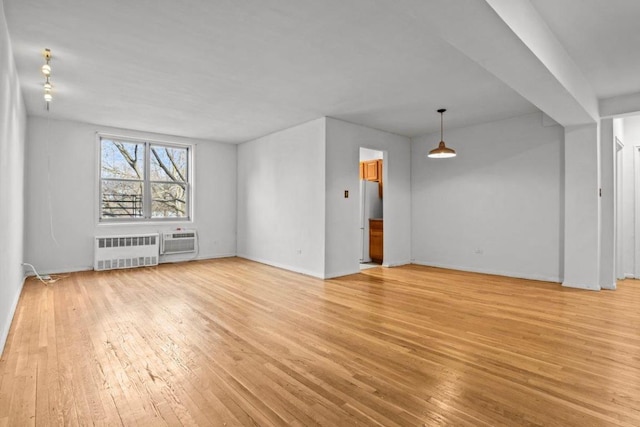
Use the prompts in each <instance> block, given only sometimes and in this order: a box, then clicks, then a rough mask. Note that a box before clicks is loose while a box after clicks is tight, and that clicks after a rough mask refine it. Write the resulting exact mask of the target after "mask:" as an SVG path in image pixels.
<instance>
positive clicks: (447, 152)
mask: <svg viewBox="0 0 640 427" xmlns="http://www.w3.org/2000/svg"><path fill="white" fill-rule="evenodd" d="M445 111H447V110H446V109H444V108H441V109H439V110H438V113H440V144H438V148H434V149H433V150H431V151H429V154H428V155H427V157H431V158H432V159H446V158H448V157H455V156H456V150H454V149H453V148H449V147H447V146H446V145H445V143H444V137H443V136H444V131H443V115H444V112H445Z"/></svg>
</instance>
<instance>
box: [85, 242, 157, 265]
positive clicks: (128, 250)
mask: <svg viewBox="0 0 640 427" xmlns="http://www.w3.org/2000/svg"><path fill="white" fill-rule="evenodd" d="M159 248H160V239H159V236H158V233H149V234H135V235H122V236H96V237H95V244H94V259H93V269H94V270H113V269H117V268H133V267H144V266H149V265H158V251H159Z"/></svg>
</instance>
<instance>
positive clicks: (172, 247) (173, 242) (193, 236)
mask: <svg viewBox="0 0 640 427" xmlns="http://www.w3.org/2000/svg"><path fill="white" fill-rule="evenodd" d="M197 245H198V234H197V233H196V231H195V230H177V231H172V232H169V233H163V234H162V245H161V246H160V254H161V255H173V254H184V253H191V252H195V251H196V248H197Z"/></svg>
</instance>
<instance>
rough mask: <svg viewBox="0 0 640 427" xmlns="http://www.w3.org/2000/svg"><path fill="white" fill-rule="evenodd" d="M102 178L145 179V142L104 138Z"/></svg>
mask: <svg viewBox="0 0 640 427" xmlns="http://www.w3.org/2000/svg"><path fill="white" fill-rule="evenodd" d="M101 142H102V157H101V176H102V178H120V179H144V143H139V144H138V143H135V142H124V141H116V140H111V139H106V138H102V139H101Z"/></svg>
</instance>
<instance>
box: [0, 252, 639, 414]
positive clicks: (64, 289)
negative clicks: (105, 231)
mask: <svg viewBox="0 0 640 427" xmlns="http://www.w3.org/2000/svg"><path fill="white" fill-rule="evenodd" d="M0 381H1V382H0V426H22V425H29V424H37V425H58V424H68V425H89V424H98V425H120V424H123V425H152V426H156V425H220V426H225V425H226V426H234V425H261V426H268V425H299V426H310V425H318V424H320V425H327V426H340V425H384V426H395V425H410V426H432V425H470V426H478V425H492V426H494V425H509V426H514V425H557V426H591V425H626V426H638V425H640V283H639V282H637V281H633V280H628V281H624V282H620V283H619V289H618V290H617V291H615V292H611V291H602V292H589V291H580V290H575V289H566V288H562V287H561V286H560V285H558V284H553V283H545V282H535V281H527V280H518V279H510V278H504V277H498V276H487V275H480V274H473V273H463V272H456V271H449V270H441V269H435V268H427V267H420V266H406V267H399V268H393V269H383V268H374V269H369V270H366V271H363V272H362V273H360V274H357V275H353V276H348V277H344V278H339V279H334V280H327V281H322V280H317V279H313V278H310V277H306V276H302V275H299V274H295V273H290V272H287V271H283V270H279V269H276V268H272V267H268V266H265V265H261V264H257V263H253V262H250V261H246V260H242V259H237V258H230V259H222V260H212V261H202V262H191V263H182V264H166V265H161V266H159V267H154V268H145V269H135V270H129V271H110V272H101V273H97V272H84V273H76V274H71V275H69V276H68V277H67V278H65V279H63V280H62V281H60V282H57V283H55V284H53V285H50V286H48V287H45V286H44V285H42V284H41V283H40V282H38V281H35V280H32V279H29V280H27V283H26V284H25V286H24V290H23V294H22V296H21V299H20V302H19V305H18V309H17V312H16V316H15V318H14V321H13V324H12V327H11V332H10V336H9V339H8V342H7V347H6V349H5V352H4V355H3V356H2V359H1V360H0Z"/></svg>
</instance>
